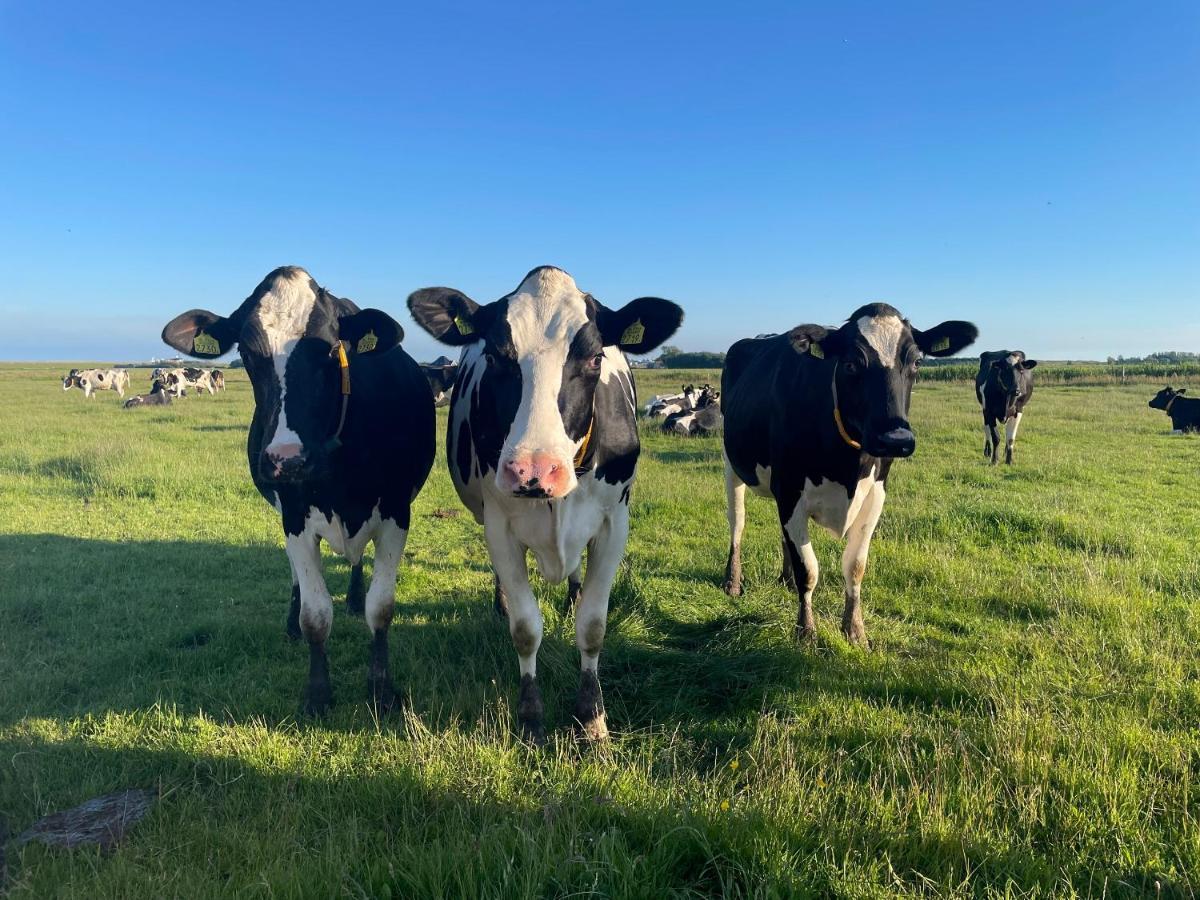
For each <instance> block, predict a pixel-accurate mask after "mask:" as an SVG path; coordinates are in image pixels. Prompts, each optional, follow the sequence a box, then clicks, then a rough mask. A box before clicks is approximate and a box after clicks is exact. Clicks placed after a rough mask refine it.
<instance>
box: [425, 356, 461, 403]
mask: <svg viewBox="0 0 1200 900" xmlns="http://www.w3.org/2000/svg"><path fill="white" fill-rule="evenodd" d="M421 371H422V372H424V373H425V378H426V380H427V381H428V382H429V390H430V391H431V392H432V393H433V405H434V406H449V405H450V394H451V393H452V391H453V390H454V379H456V378H457V377H458V366H456V365H449V366H421Z"/></svg>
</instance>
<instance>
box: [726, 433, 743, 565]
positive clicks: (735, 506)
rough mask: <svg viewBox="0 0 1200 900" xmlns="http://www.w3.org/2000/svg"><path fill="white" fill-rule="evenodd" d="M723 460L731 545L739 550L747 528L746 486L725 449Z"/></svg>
mask: <svg viewBox="0 0 1200 900" xmlns="http://www.w3.org/2000/svg"><path fill="white" fill-rule="evenodd" d="M721 459H722V460H723V461H724V463H725V517H726V519H727V520H728V522H729V543H730V544H731V545H732V546H733V547H735V548H739V547H741V546H742V530H743V529H744V528H745V527H746V485H745V484H743V483H742V479H740V478H738V476H737V473H736V472H734V471H733V466H732V465H730V464H729V456H728V455H727V454H726V453H725V448H724V447H722V448H721Z"/></svg>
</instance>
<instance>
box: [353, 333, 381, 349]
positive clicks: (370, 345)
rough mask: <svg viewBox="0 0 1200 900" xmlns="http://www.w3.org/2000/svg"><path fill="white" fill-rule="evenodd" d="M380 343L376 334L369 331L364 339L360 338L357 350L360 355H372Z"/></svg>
mask: <svg viewBox="0 0 1200 900" xmlns="http://www.w3.org/2000/svg"><path fill="white" fill-rule="evenodd" d="M378 343H379V338H377V337H376V336H375V332H373V331H368V332H367V333H366V334H364V335H363V336H362V337H360V338H359V339H358V346H357V347H355V350H356V351H357V352H359V353H370V352H371V351H372V350H374V349H375V346H376V345H377V344H378Z"/></svg>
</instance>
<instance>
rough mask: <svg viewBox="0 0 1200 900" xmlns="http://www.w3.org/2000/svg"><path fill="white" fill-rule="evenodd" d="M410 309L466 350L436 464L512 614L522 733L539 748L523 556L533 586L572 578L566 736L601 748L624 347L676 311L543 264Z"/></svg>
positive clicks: (664, 327) (616, 546)
mask: <svg viewBox="0 0 1200 900" xmlns="http://www.w3.org/2000/svg"><path fill="white" fill-rule="evenodd" d="M408 308H409V309H410V310H411V311H412V314H413V317H414V318H415V319H416V320H417V322H418V323H420V325H421V326H422V327H423V328H425V330H426V331H428V332H429V333H430V334H431V335H433V337H435V338H436V339H438V340H439V341H442V342H443V343H446V344H451V345H463V351H462V356H461V359H460V364H459V372H458V380H457V382H456V383H455V385H454V398H453V400H452V401H451V404H450V420H449V428H448V434H447V446H446V455H447V459H448V462H449V465H450V474H451V477H452V479H453V481H454V486H455V488H456V489H457V490H458V495H459V497H460V498H461V499H462V501H463V503H464V504H465V505H466V506H467V508H468V509H469V510H470V511H471V512H472V513H473V514H474V516H475V519H476V521H478V522H480V523H481V524H482V525H483V527H484V534H485V536H486V539H487V545H488V552H489V554H490V556H491V560H492V567H493V569H494V571H495V575H496V604H497V609H498V610H500V611H506V612H507V614H508V617H509V632H510V633H511V635H512V639H513V643H514V645H515V646H516V650H517V656H518V658H519V662H520V671H521V698H520V703H519V706H518V710H517V716H518V719H519V721H520V725H521V730H522V734H523V736H524V737H525V738H526V739H528V740H531V741H533V742H534V743H541V742H542V741H543V740H544V739H545V730H544V727H543V724H542V700H541V693H540V691H539V689H538V685H537V680H536V676H537V652H538V647H539V646H541V642H542V614H541V610H540V609H539V608H538V604H537V600H536V599H535V598H534V595H533V591H532V590H531V589H530V586H529V572H528V568H527V565H526V558H525V555H526V551H532V552H533V556H534V559H536V560H537V565H538V568H539V569H540V570H541V573H542V577H543V578H545V579H546V580H547V581H550V582H554V583H557V582H561V581H562V580H563V579H564V578H565V579H568V581H569V592H570V595H571V596H572V598H573V599H574V597H575V595H578V597H577V599H578V604H577V608H576V613H575V639H576V644H577V645H578V647H579V653H580V668H581V674H580V681H579V692H578V695H577V698H576V702H575V722H576V730H577V733H578V734H579V735H580V736H582V737H584V738H585V739H601V738H603V737H605V736H606V735H607V733H608V730H607V725H606V723H605V716H604V701H603V698H602V696H601V691H600V682H599V679H598V677H597V674H596V669H597V664H598V661H599V658H600V650H601V648H602V646H603V644H604V632H605V627H606V624H607V616H608V597H609V591H610V589H611V587H612V583H613V579H614V578H615V577H616V574H617V567H618V565H619V564H620V562H621V558H622V557H623V555H624V553H625V541H626V537H627V536H628V533H629V492H630V489H631V488H632V486H633V480H634V472H635V469H636V467H637V459H638V452H639V442H638V432H637V422H636V417H635V411H636V409H637V406H636V396H635V393H634V385H633V376H632V374H631V373H630V369H629V364H628V362H627V361H626V359H625V354H624V352H622V351H625V352H629V353H635V354H643V353H647V352H649V351H651V350H653V349H654V348H655V347H657V346H658V345H659V344H661V343H662V342H663V341H665V340H667V339H668V338H669V337H670V336H671V335H672V334H674V332H675V329H676V328H678V327H679V323H680V321H681V320H682V318H683V311H682V310H681V309H680V308H679V307H678V306H676V305H675V304H674V303H670V302H668V301H666V300H659V299H657V298H654V297H642V298H640V299H638V300H633V301H631V302H630V303H628V304H626V305H625V306H624V307H622V308H621V309H618V310H612V309H609V308H608V307H606V306H604V305H603V304H601V303H600V302H599V301H597V300H596V299H595V298H594V297H592V296H591V295H590V294H585V293H583V292H582V291H580V290H579V288H578V287H577V286H576V284H575V281H574V279H572V278H571V276H570V275H568V274H567V273H566V272H564V271H562V270H561V269H556V268H553V267H550V266H543V267H541V268H537V269H534V270H533V271H532V272H530V273H529V274H528V275H526V276H525V278H524V279H523V280H522V281H521V283H520V285H519V286H518V287H517V289H516V290H515V291H513V292H512V293H510V294H507V295H506V296H504V297H502V298H501V299H499V300H496V301H495V302H493V303H488V304H485V305H482V306H481V305H479V304H477V303H476V302H475V301H474V300H471V299H470V298H469V297H467V296H466V295H464V294H462V293H460V292H458V291H456V290H452V289H450V288H426V289H425V290H421V291H417V292H416V293H414V294H413V295H412V296H411V297H409V298H408ZM584 547H587V549H588V566H587V576H586V579H584V580H583V582H582V589H580V588H579V585H580V574H581V570H582V560H583V550H584Z"/></svg>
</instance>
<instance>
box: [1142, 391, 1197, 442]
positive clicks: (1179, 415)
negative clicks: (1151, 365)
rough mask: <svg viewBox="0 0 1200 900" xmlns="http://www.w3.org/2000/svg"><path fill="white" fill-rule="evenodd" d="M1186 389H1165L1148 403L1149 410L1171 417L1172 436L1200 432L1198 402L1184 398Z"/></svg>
mask: <svg viewBox="0 0 1200 900" xmlns="http://www.w3.org/2000/svg"><path fill="white" fill-rule="evenodd" d="M1186 393H1187V388H1180V389H1179V390H1175V389H1174V388H1172V387H1165V388H1163V389H1162V390H1161V391H1159V392H1158V393H1157V394H1155V395H1154V399H1153V400H1151V401H1150V408H1151V409H1161V410H1162V411H1163V412H1165V413H1166V414H1167V415H1168V416H1170V417H1171V428H1172V431H1171V433H1172V434H1186V433H1187V432H1189V431H1200V400H1194V399H1192V398H1191V397H1185V396H1183V395H1184V394H1186Z"/></svg>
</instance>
